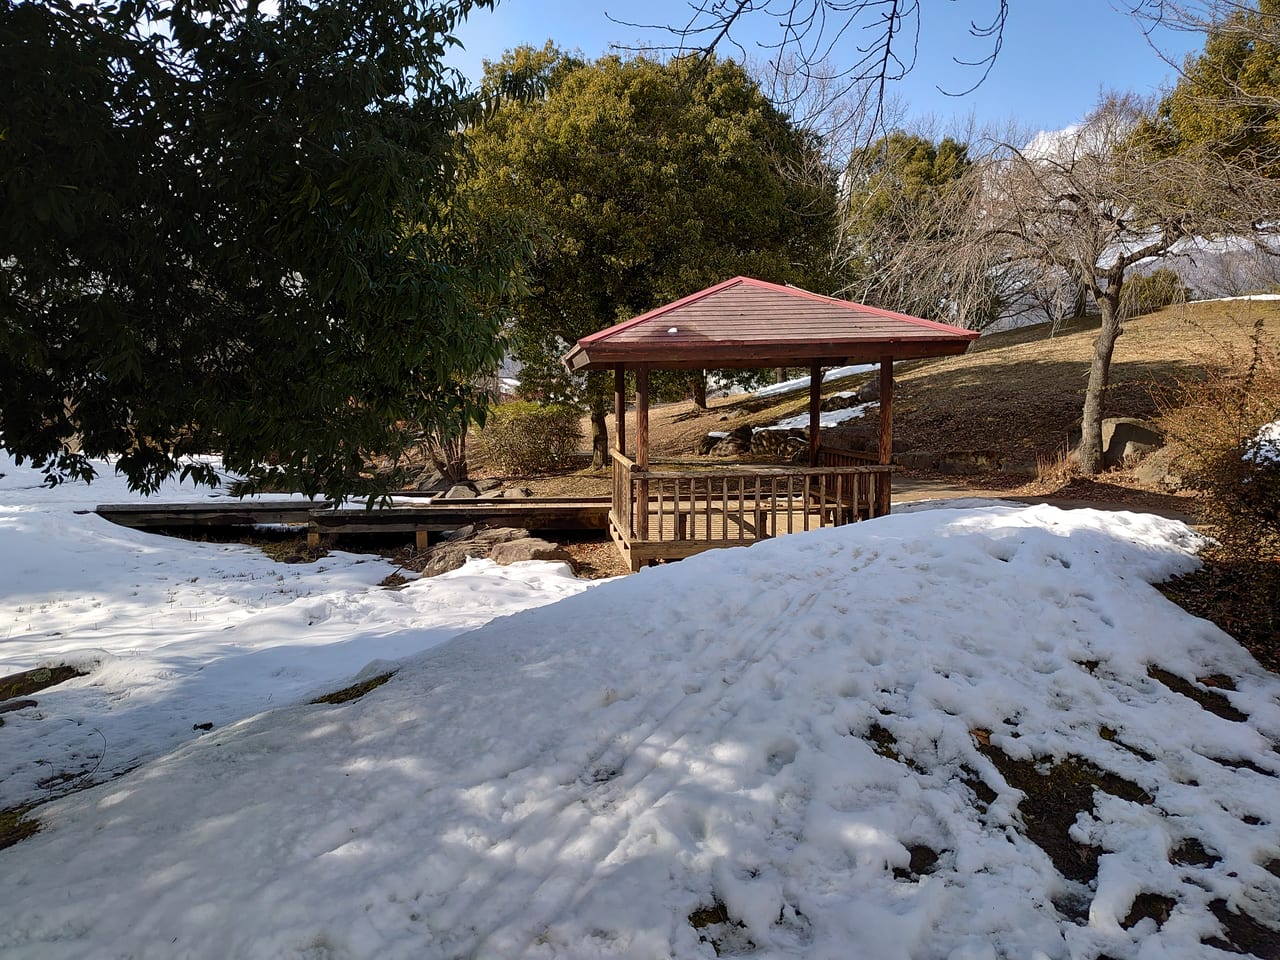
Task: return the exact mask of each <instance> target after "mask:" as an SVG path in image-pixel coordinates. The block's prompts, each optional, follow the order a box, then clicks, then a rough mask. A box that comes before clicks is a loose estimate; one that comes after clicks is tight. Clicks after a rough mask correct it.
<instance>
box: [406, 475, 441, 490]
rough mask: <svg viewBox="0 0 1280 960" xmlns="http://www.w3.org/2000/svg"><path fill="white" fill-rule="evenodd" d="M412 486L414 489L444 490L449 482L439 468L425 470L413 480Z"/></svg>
mask: <svg viewBox="0 0 1280 960" xmlns="http://www.w3.org/2000/svg"><path fill="white" fill-rule="evenodd" d="M412 486H413V489H414V490H422V491H429V490H443V489H444V488H445V487H446V486H447V483H446V482H445V479H444V474H442V473H441V472H440V471H439V470H424V471H422V473H421V474H420V475H419V476H418V479H417V480H415V481H413V485H412Z"/></svg>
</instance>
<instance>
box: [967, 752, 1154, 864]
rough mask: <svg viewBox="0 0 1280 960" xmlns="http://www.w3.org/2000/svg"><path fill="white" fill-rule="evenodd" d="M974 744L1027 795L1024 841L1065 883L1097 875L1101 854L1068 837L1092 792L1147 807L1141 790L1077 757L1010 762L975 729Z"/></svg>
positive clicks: (1087, 806)
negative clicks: (1042, 854)
mask: <svg viewBox="0 0 1280 960" xmlns="http://www.w3.org/2000/svg"><path fill="white" fill-rule="evenodd" d="M974 741H975V742H976V743H977V745H978V749H979V750H980V751H981V752H982V754H983V756H985V757H986V758H987V759H988V760H990V761H991V762H992V763H993V764H994V765H995V767H996V769H997V770H999V771H1000V775H1001V776H1002V777H1004V779H1005V781H1006V782H1007V783H1008V784H1009V786H1011V787H1013V788H1014V789H1015V790H1020V791H1022V792H1023V793H1024V794H1026V799H1025V800H1023V801H1022V802H1021V803H1020V804H1019V805H1018V810H1019V813H1020V814H1021V815H1022V822H1023V827H1024V829H1025V832H1026V835H1027V838H1028V839H1029V840H1031V841H1032V842H1033V843H1034V844H1035V845H1036V846H1038V847H1040V849H1041V850H1043V851H1044V852H1045V853H1046V854H1048V855H1049V859H1051V860H1052V861H1053V865H1054V866H1055V867H1057V869H1058V872H1059V873H1061V874H1062V875H1063V876H1064V877H1067V878H1068V879H1070V880H1077V881H1079V882H1081V883H1089V882H1091V881H1093V880H1094V879H1095V878H1096V877H1097V875H1098V856H1099V854H1100V852H1101V851H1099V850H1098V849H1097V848H1096V847H1091V846H1088V845H1087V844H1082V843H1078V842H1076V841H1075V840H1073V839H1072V838H1071V836H1070V835H1069V831H1070V829H1071V827H1072V826H1074V824H1075V822H1076V816H1077V815H1078V814H1079V813H1081V812H1090V811H1092V810H1093V799H1094V793H1095V792H1096V791H1099V790H1100V791H1102V792H1103V793H1109V794H1111V795H1112V796H1115V797H1119V798H1121V799H1122V800H1129V801H1132V802H1134V803H1142V804H1149V803H1151V799H1152V798H1151V796H1150V795H1149V794H1148V793H1147V792H1146V791H1145V790H1143V789H1142V788H1141V787H1139V786H1137V785H1136V784H1134V783H1131V782H1130V781H1128V780H1126V779H1124V778H1123V777H1120V776H1117V775H1116V774H1114V773H1110V772H1108V771H1106V770H1103V769H1102V768H1100V767H1098V766H1095V765H1094V764H1092V763H1090V762H1089V761H1087V760H1084V759H1082V758H1080V757H1065V758H1063V759H1062V760H1059V761H1056V762H1054V763H1052V764H1051V765H1046V764H1045V763H1044V762H1036V761H1032V760H1015V759H1013V758H1012V757H1010V756H1009V755H1008V754H1006V753H1005V752H1004V751H1003V750H1001V749H1000V748H999V747H996V746H994V745H993V744H992V743H991V740H990V734H989V733H988V731H985V730H977V731H974Z"/></svg>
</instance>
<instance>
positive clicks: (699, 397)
mask: <svg viewBox="0 0 1280 960" xmlns="http://www.w3.org/2000/svg"><path fill="white" fill-rule="evenodd" d="M692 379H693V405H694V406H695V407H697V408H698V409H699V410H705V409H707V371H705V370H695V371H693V375H692Z"/></svg>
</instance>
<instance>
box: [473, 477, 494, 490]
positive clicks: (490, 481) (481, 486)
mask: <svg viewBox="0 0 1280 960" xmlns="http://www.w3.org/2000/svg"><path fill="white" fill-rule="evenodd" d="M471 486H472V487H474V488H475V491H476V493H492V492H493V491H494V490H501V489H502V481H501V480H495V479H494V478H493V477H486V478H485V479H483V480H473V481H472V482H471Z"/></svg>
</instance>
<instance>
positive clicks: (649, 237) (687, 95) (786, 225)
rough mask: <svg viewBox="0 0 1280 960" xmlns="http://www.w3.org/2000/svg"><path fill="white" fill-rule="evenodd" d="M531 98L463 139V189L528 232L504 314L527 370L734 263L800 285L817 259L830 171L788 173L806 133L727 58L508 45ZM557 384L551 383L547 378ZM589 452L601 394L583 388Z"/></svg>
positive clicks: (724, 274) (830, 198)
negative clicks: (521, 279) (518, 296)
mask: <svg viewBox="0 0 1280 960" xmlns="http://www.w3.org/2000/svg"><path fill="white" fill-rule="evenodd" d="M512 68H520V69H525V70H531V71H533V72H534V73H537V74H538V75H540V76H542V77H543V78H544V79H545V83H546V92H545V95H544V96H543V97H541V98H537V99H535V100H533V101H531V102H527V103H522V104H510V105H508V106H506V107H504V108H502V109H501V110H499V111H498V112H497V114H496V115H495V116H494V117H493V118H492V119H491V120H490V121H489V122H488V123H486V124H485V125H483V126H482V127H478V128H476V129H475V130H473V131H472V132H471V134H470V137H469V139H470V140H471V142H472V146H473V149H474V153H475V157H476V174H475V176H474V178H473V179H472V181H471V195H472V196H473V198H475V202H476V203H477V204H478V205H480V206H481V207H482V208H483V209H485V210H488V211H490V214H491V215H492V216H500V215H503V214H506V213H509V212H511V211H519V212H521V213H522V214H523V215H524V216H525V217H526V218H527V219H528V221H529V222H530V223H531V224H533V225H534V226H535V227H536V229H537V230H538V232H539V234H540V236H541V240H540V242H538V243H537V245H536V250H535V254H534V258H533V260H532V262H531V264H530V268H529V286H530V292H531V295H530V296H529V297H528V298H527V299H526V300H525V301H523V302H522V303H521V304H520V305H519V306H518V308H517V309H516V311H515V319H516V342H517V344H518V347H519V351H520V355H521V359H522V360H524V361H525V362H526V364H527V365H528V367H527V370H528V377H529V378H532V377H533V376H534V375H535V373H536V371H537V370H538V369H541V370H542V371H543V372H544V373H546V372H553V371H554V372H560V371H561V369H562V368H560V364H559V358H560V356H561V354H562V353H563V352H564V350H565V349H567V347H568V345H570V344H572V343H573V342H574V341H576V340H577V339H578V338H579V337H582V336H585V335H587V334H589V333H592V332H594V331H596V330H599V329H602V328H603V327H607V326H610V325H611V324H613V323H616V322H618V321H619V320H623V319H626V318H628V317H631V316H634V315H636V314H638V313H642V312H644V311H646V310H649V309H651V308H653V307H656V306H659V305H661V304H663V303H666V302H668V301H671V300H675V299H677V298H679V297H682V296H685V295H687V294H689V293H691V292H694V291H696V290H699V289H701V288H703V287H707V286H710V285H711V284H713V283H716V282H719V281H721V280H724V279H727V278H728V277H731V276H734V275H736V274H749V275H752V276H756V277H760V278H762V279H766V280H772V281H775V282H791V283H797V284H801V285H806V284H813V283H815V282H817V281H816V280H815V269H816V268H817V265H818V264H820V263H821V262H823V261H824V258H827V257H829V239H830V236H831V230H832V225H833V217H832V213H833V209H834V196H835V192H834V182H833V178H832V177H830V176H828V177H826V178H825V180H818V181H815V180H812V179H808V178H803V177H799V176H796V177H792V176H789V175H788V173H787V170H788V167H789V166H795V167H797V168H798V167H799V166H800V165H801V164H803V162H804V161H805V160H806V152H807V151H809V150H810V149H811V148H812V144H811V143H810V142H809V141H808V140H807V139H806V137H805V136H804V135H803V134H801V133H800V132H799V131H797V130H796V129H795V128H794V127H793V126H792V125H791V124H790V123H789V122H788V120H787V118H786V117H785V116H784V115H783V114H781V113H780V112H779V111H778V110H777V109H776V108H774V106H773V105H772V104H770V102H769V101H768V99H767V98H766V97H765V96H764V95H763V94H762V93H761V91H760V90H759V88H758V87H757V85H756V83H755V82H754V81H753V80H752V79H751V77H750V76H749V75H748V74H747V73H746V72H745V71H744V70H743V69H742V67H740V66H738V65H737V64H735V63H733V62H732V61H721V60H714V59H713V60H709V61H704V60H702V59H700V58H685V59H677V60H671V61H668V62H660V61H657V60H653V59H650V58H648V57H635V58H633V59H622V58H620V57H616V56H610V57H604V58H602V59H600V60H598V61H596V62H594V63H590V64H584V63H581V62H579V61H575V60H573V58H568V57H565V56H564V55H563V54H561V53H559V52H558V51H556V50H554V48H552V47H548V48H545V49H544V50H542V51H536V50H529V49H524V50H518V51H514V52H513V53H511V54H508V56H507V58H505V59H504V61H503V62H502V63H499V64H493V65H491V66H490V77H491V79H492V78H494V77H498V76H501V75H503V74H504V73H505V71H507V70H509V69H512ZM561 386H562V387H563V385H561ZM592 408H593V414H594V415H595V417H594V419H595V421H596V424H597V436H596V437H595V443H596V449H597V451H598V453H600V454H601V455H603V452H604V447H603V443H604V439H603V437H602V435H601V433H602V429H603V421H604V404H603V393H602V391H600V390H596V391H595V392H594V393H593V403H592Z"/></svg>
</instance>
